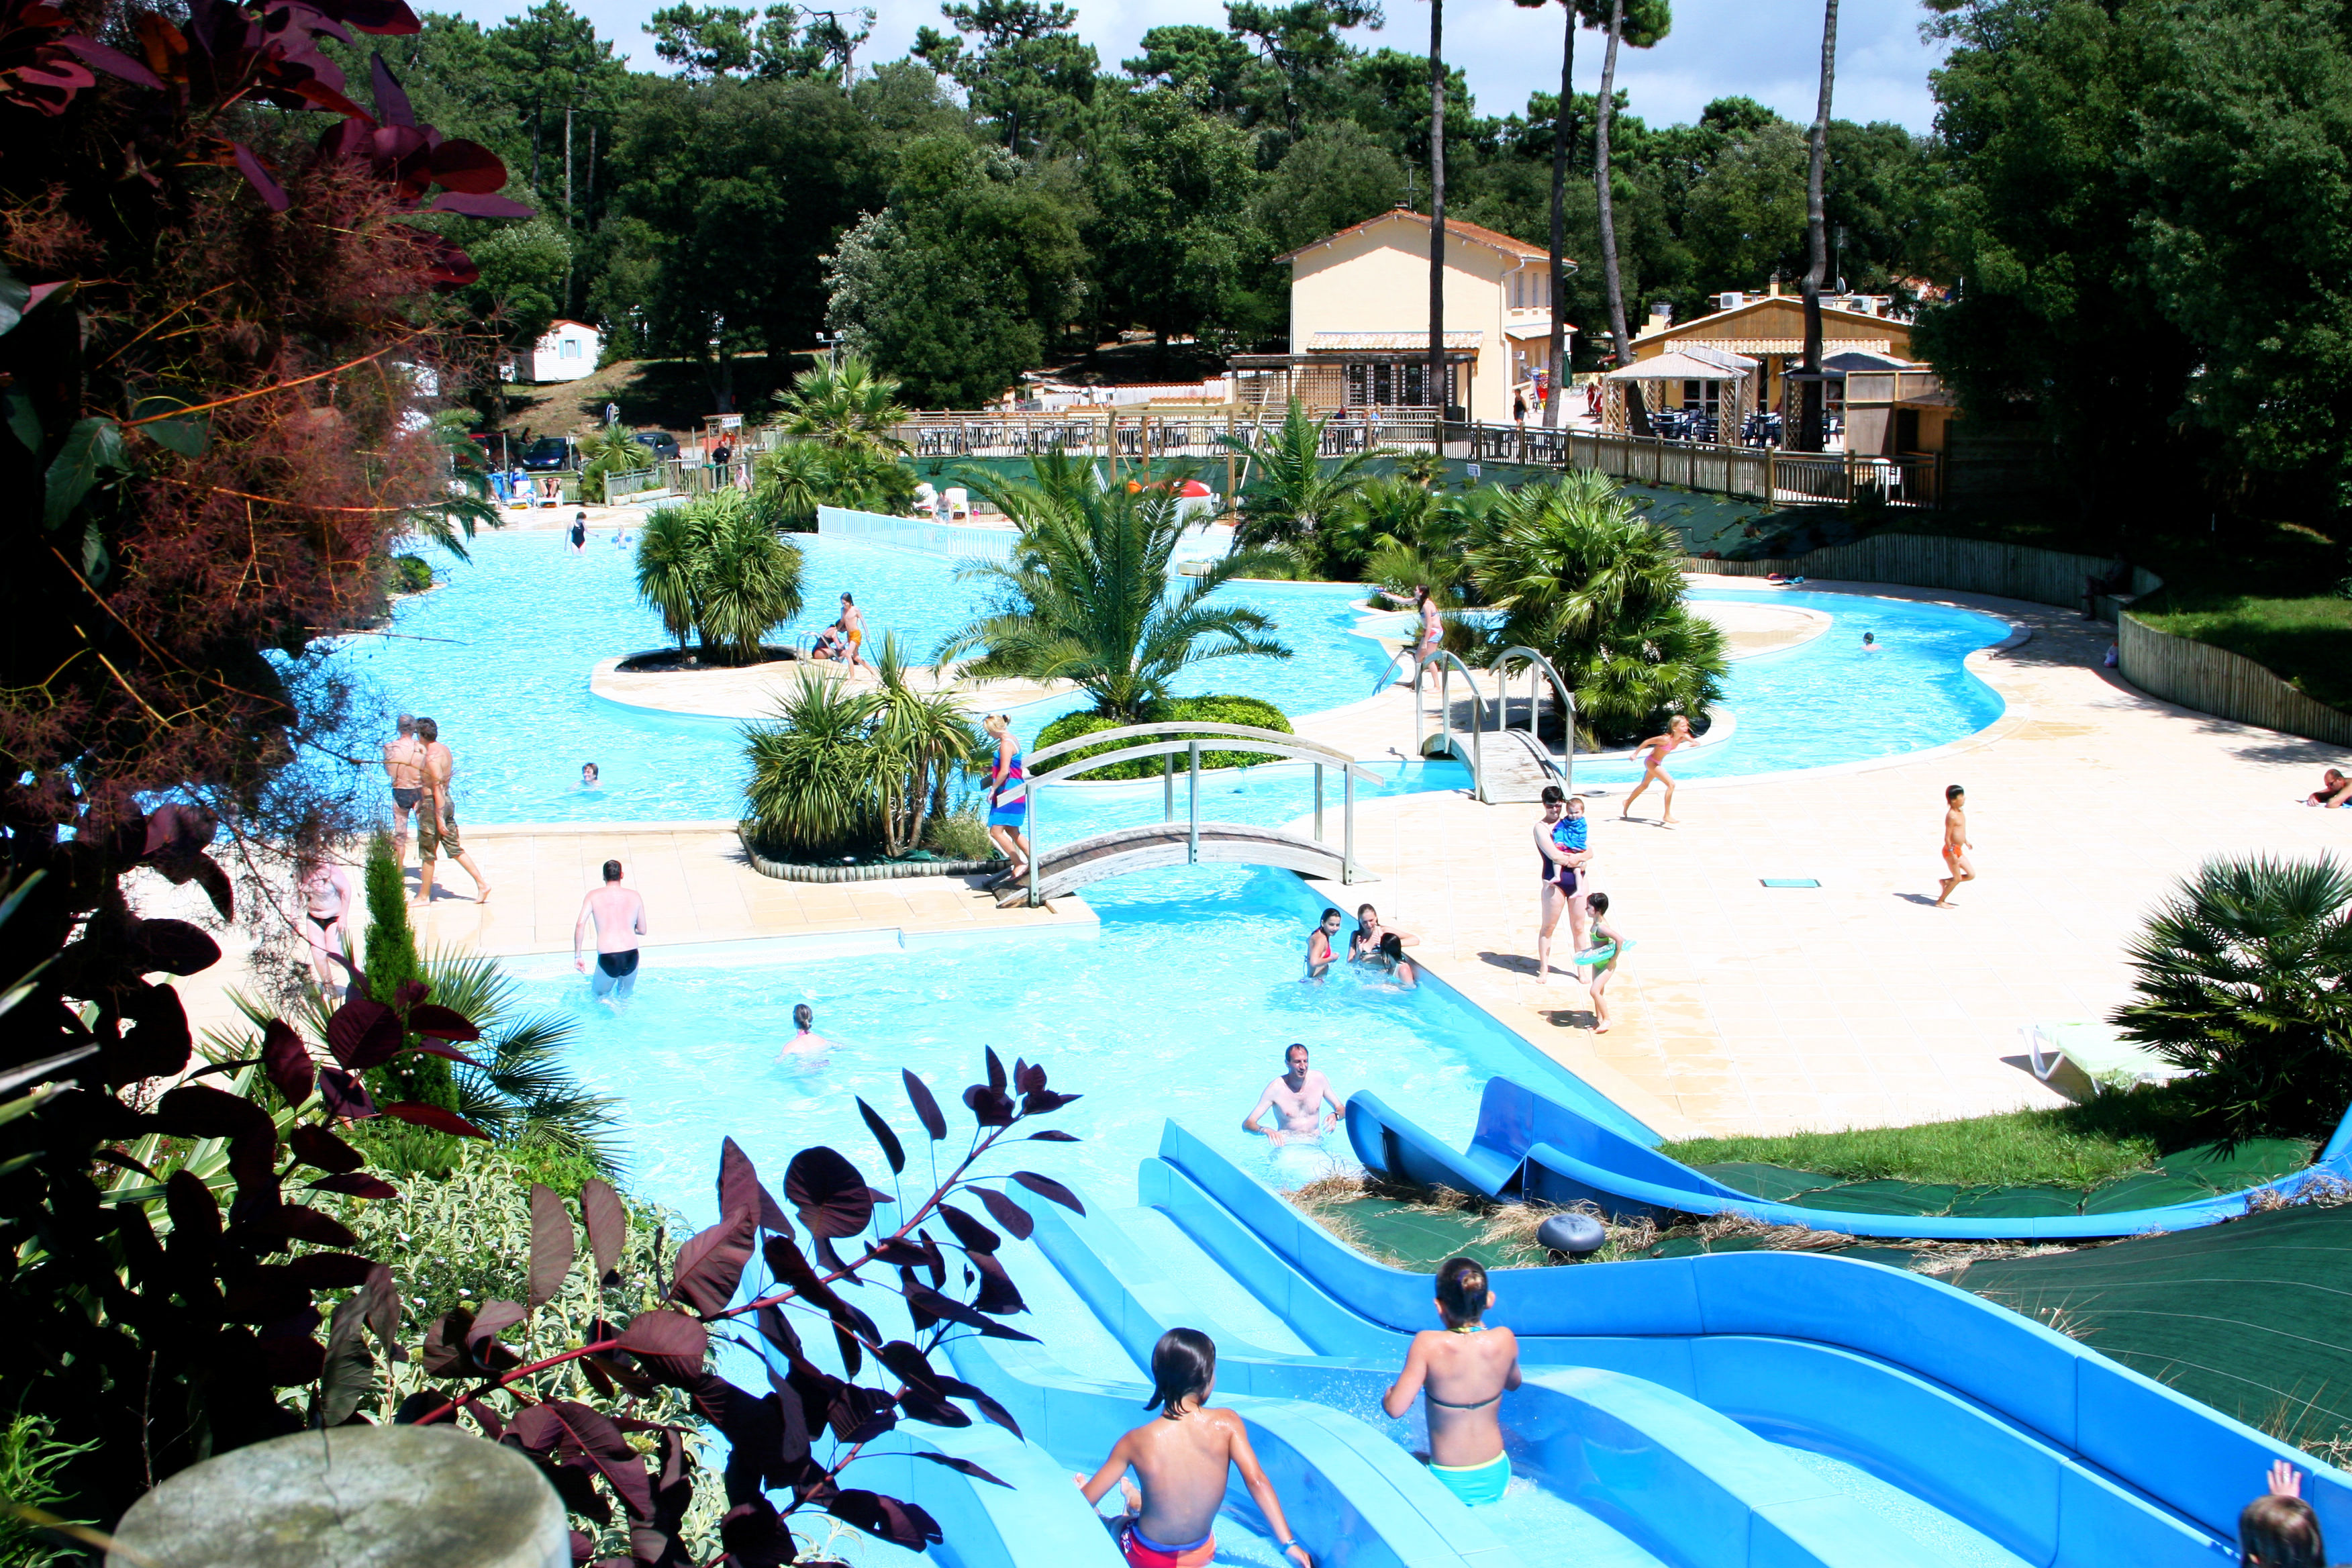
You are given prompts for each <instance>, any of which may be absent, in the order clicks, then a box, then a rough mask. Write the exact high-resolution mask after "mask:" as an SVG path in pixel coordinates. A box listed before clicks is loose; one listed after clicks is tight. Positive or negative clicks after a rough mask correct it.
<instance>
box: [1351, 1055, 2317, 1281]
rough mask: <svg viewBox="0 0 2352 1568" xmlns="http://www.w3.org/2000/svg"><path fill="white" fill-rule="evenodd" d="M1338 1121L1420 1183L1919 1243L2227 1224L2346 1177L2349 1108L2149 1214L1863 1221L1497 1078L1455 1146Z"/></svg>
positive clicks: (1378, 1117)
mask: <svg viewBox="0 0 2352 1568" xmlns="http://www.w3.org/2000/svg"><path fill="white" fill-rule="evenodd" d="M1347 1121H1348V1141H1349V1142H1350V1143H1351V1144H1353V1145H1354V1147H1355V1151H1356V1157H1357V1158H1358V1159H1360V1160H1361V1161H1362V1162H1363V1163H1364V1166H1365V1168H1366V1169H1367V1170H1370V1171H1373V1172H1377V1173H1381V1174H1382V1175H1386V1176H1391V1177H1395V1178H1397V1179H1399V1180H1402V1181H1407V1182H1412V1183H1414V1184H1419V1185H1422V1186H1443V1187H1452V1188H1454V1190H1456V1191H1458V1192H1466V1193H1476V1194H1484V1195H1485V1196H1486V1197H1490V1198H1502V1199H1512V1198H1526V1199H1532V1200H1535V1201H1538V1202H1541V1203H1549V1204H1557V1205H1569V1204H1572V1203H1578V1202H1590V1203H1592V1204H1595V1205H1599V1207H1600V1208H1601V1212H1602V1213H1604V1214H1606V1215H1611V1216H1612V1217H1616V1218H1635V1217H1639V1216H1642V1215H1653V1216H1663V1215H1672V1214H1693V1215H1719V1214H1728V1215H1745V1216H1747V1217H1748V1218H1750V1219H1755V1220H1759V1221H1761V1222H1763V1223H1764V1224H1766V1225H1790V1226H1805V1227H1806V1228H1808V1229H1811V1230H1824V1231H1837V1232H1843V1233H1844V1234H1847V1235H1851V1236H1870V1237H1906V1238H1910V1239H1916V1240H1930V1241H2059V1240H2086V1239H2095V1238H2098V1237H2121V1236H2139V1235H2145V1234H2147V1233H2149V1232H2152V1231H2174V1230H2188V1229H2191V1228H2193V1227H2195V1226H2207V1225H2218V1224H2220V1223H2221V1221H2223V1220H2226V1219H2235V1218H2237V1217H2238V1216H2240V1215H2243V1214H2245V1213H2246V1212H2248V1205H2250V1204H2253V1203H2258V1202H2260V1201H2262V1198H2261V1194H2275V1195H2276V1196H2278V1197H2281V1198H2292V1197H2294V1195H2295V1194H2297V1193H2298V1192H2300V1191H2301V1190H2302V1189H2303V1187H2304V1186H2305V1184H2307V1183H2309V1182H2312V1181H2315V1180H2319V1181H2333V1182H2336V1183H2342V1182H2346V1181H2352V1112H2347V1114H2346V1117H2345V1119H2344V1121H2342V1122H2340V1123H2339V1124H2338V1125H2337V1127H2336V1134H2335V1136H2334V1137H2332V1138H2330V1139H2329V1140H2328V1142H2327V1145H2326V1148H2325V1149H2323V1150H2322V1151H2321V1152H2320V1154H2319V1157H2318V1159H2317V1160H2315V1162H2314V1163H2312V1164H2311V1165H2309V1166H2307V1167H2306V1168H2305V1169H2303V1170H2300V1171H2296V1172H2294V1173H2291V1174H2289V1175H2285V1176H2281V1177H2279V1178H2277V1179H2275V1180H2273V1181H2269V1182H2264V1183H2261V1184H2257V1185H2254V1186H2251V1187H2246V1188H2243V1189H2242V1190H2239V1191H2236V1192H2229V1193H2215V1194H2211V1195H2209V1196H2204V1197H2199V1198H2195V1199H2191V1200H2190V1201H2188V1202H2183V1203H2172V1204H2167V1205H2162V1206H2159V1207H2153V1208H2124V1209H2121V1210H2119V1211H2117V1212H2113V1213H2105V1214H2081V1213H2067V1214H2048V1213H2044V1214H2038V1215H2037V1214H2016V1213H2011V1214H2007V1215H2002V1214H1998V1213H1978V1214H1971V1215H1934V1214H1916V1213H1907V1214H1890V1213H1868V1212H1854V1211H1852V1210H1847V1209H1843V1208H1831V1207H1827V1206H1823V1207H1812V1206H1808V1205H1803V1204H1801V1203H1780V1202H1774V1201H1771V1200H1769V1199H1766V1198H1760V1197H1758V1196H1756V1195H1755V1194H1751V1193H1745V1192H1742V1191H1740V1190H1739V1189H1738V1188H1737V1187H1733V1186H1729V1185H1727V1184H1725V1183H1723V1182H1720V1181H1717V1179H1716V1178H1715V1177H1713V1176H1710V1175H1708V1174H1707V1173H1705V1172H1703V1171H1696V1170H1694V1169H1692V1168H1691V1167H1690V1166H1688V1165H1685V1164H1684V1163H1681V1162H1680V1161H1678V1160H1674V1159H1670V1158H1668V1157H1667V1156H1665V1155H1664V1154H1661V1153H1659V1152H1657V1151H1656V1150H1655V1149H1652V1148H1650V1147H1648V1146H1646V1145H1644V1144H1643V1143H1641V1142H1636V1141H1635V1140H1634V1139H1633V1138H1631V1137H1629V1136H1627V1135H1626V1134H1625V1133H1624V1132H1622V1131H1618V1130H1617V1129H1615V1128H1612V1127H1608V1126H1604V1125H1602V1124H1601V1122H1600V1121H1596V1120H1594V1119H1593V1118H1592V1117H1591V1116H1589V1115H1587V1114H1585V1113H1584V1112H1582V1111H1580V1110H1575V1109H1573V1108H1572V1107H1570V1106H1567V1105H1563V1104H1561V1103H1560V1102H1559V1101H1558V1100H1553V1099H1551V1098H1549V1096H1547V1095H1544V1094H1541V1093H1539V1092H1538V1091H1537V1090H1535V1089H1529V1088H1528V1087H1527V1086H1525V1085H1524V1084H1520V1083H1517V1082H1514V1081H1513V1080H1511V1079H1507V1078H1493V1079H1487V1080H1486V1090H1485V1092H1484V1094H1483V1095H1482V1096H1481V1097H1480V1099H1479V1101H1478V1122H1477V1127H1476V1130H1475V1131H1473V1132H1472V1133H1471V1135H1470V1144H1469V1147H1468V1148H1466V1149H1461V1150H1456V1149H1454V1147H1452V1146H1451V1145H1450V1144H1447V1143H1444V1142H1441V1141H1440V1140H1438V1139H1436V1138H1433V1137H1432V1136H1431V1135H1430V1134H1429V1133H1428V1132H1427V1131H1423V1129H1422V1128H1421V1127H1419V1126H1417V1125H1416V1124H1415V1123H1414V1122H1412V1121H1411V1120H1410V1119H1408V1118H1407V1117H1405V1116H1403V1115H1402V1114H1400V1113H1399V1112H1397V1111H1395V1110H1391V1109H1390V1107H1389V1106H1388V1105H1387V1104H1386V1103H1385V1102H1384V1101H1382V1100H1381V1098H1380V1096H1378V1095H1376V1094H1373V1093H1370V1092H1369V1091H1367V1090H1359V1091H1358V1092H1357V1093H1355V1094H1354V1095H1352V1096H1351V1097H1349V1101H1348V1115H1347ZM2175 1185H2176V1186H2190V1185H2192V1184H2189V1183H2186V1182H2183V1183H2178V1184H2175ZM1986 1206H1988V1207H1990V1206H1994V1205H1986Z"/></svg>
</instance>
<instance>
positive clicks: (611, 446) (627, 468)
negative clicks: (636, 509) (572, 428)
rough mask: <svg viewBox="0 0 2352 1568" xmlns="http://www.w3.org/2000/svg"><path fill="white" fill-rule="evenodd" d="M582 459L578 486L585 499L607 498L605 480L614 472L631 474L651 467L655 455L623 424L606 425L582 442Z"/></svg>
mask: <svg viewBox="0 0 2352 1568" xmlns="http://www.w3.org/2000/svg"><path fill="white" fill-rule="evenodd" d="M580 450H581V454H582V457H583V459H584V461H583V463H582V466H581V468H580V486H581V493H582V498H583V500H584V499H586V498H587V497H588V496H590V495H593V496H594V497H595V499H596V500H600V501H602V500H606V499H607V498H606V497H605V494H604V481H605V480H606V479H609V478H611V477H612V476H613V475H614V474H632V473H635V472H636V471H637V470H639V469H641V468H651V467H653V463H654V455H653V453H652V451H651V450H650V449H649V448H648V447H646V444H645V443H644V442H642V441H640V440H638V439H637V438H636V437H635V435H633V434H631V433H630V431H629V430H628V429H627V428H626V427H625V426H619V425H608V426H605V427H604V429H602V430H599V431H598V432H597V433H596V434H595V435H593V436H591V437H588V439H587V440H586V441H584V442H583V443H582V444H581V447H580Z"/></svg>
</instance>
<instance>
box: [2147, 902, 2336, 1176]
mask: <svg viewBox="0 0 2352 1568" xmlns="http://www.w3.org/2000/svg"><path fill="white" fill-rule="evenodd" d="M2131 963H2132V967H2133V969H2135V970H2136V971H2137V979H2136V980H2135V982H2134V986H2135V989H2136V990H2137V995H2136V996H2135V997H2134V998H2133V999H2132V1000H2131V1001H2129V1002H2127V1003H2126V1004H2125V1005H2123V1006H2121V1007H2119V1008H2117V1009H2116V1013H2115V1016H2114V1018H2115V1022H2116V1024H2118V1025H2121V1026H2122V1027H2123V1031H2124V1033H2125V1034H2126V1035H2128V1036H2130V1037H2132V1038H2134V1039H2137V1040H2141V1041H2144V1042H2146V1043H2147V1044H2148V1045H2151V1046H2153V1047H2156V1048H2157V1049H2158V1051H2160V1052H2161V1053H2163V1055H2164V1056H2165V1057H2167V1058H2169V1059H2170V1060H2171V1061H2173V1062H2175V1063H2177V1064H2178V1065H2179V1066H2181V1067H2183V1068H2189V1070H2190V1071H2191V1072H2192V1073H2193V1074H2194V1075H2195V1076H2194V1077H2191V1078H2189V1079H2185V1080H2183V1081H2182V1082H2181V1083H2180V1085H2179V1089H2178V1092H2179V1093H2180V1094H2181V1095H2182V1096H2184V1097H2185V1099H2186V1100H2188V1102H2189V1106H2190V1107H2191V1108H2192V1109H2193V1110H2194V1111H2195V1112H2197V1113H2198V1114H2200V1115H2201V1116H2203V1117H2205V1118H2207V1119H2209V1122H2210V1125H2211V1126H2212V1127H2213V1129H2214V1130H2215V1131H2218V1132H2219V1133H2220V1135H2221V1139H2222V1140H2223V1141H2224V1142H2230V1143H2237V1142H2243V1141H2244V1140H2246V1139H2248V1138H2252V1137H2258V1136H2261V1135H2263V1134H2264V1133H2286V1134H2290V1135H2300V1136H2304V1137H2311V1138H2324V1137H2326V1135H2327V1131H2328V1130H2329V1129H2330V1128H2332V1127H2333V1126H2334V1125H2335V1124H2336V1121H2337V1120H2338V1119H2339V1118H2341V1117H2342V1116H2343V1114H2344V1110H2345V1106H2346V1104H2347V1101H2352V867H2347V866H2346V865H2345V864H2344V863H2343V862H2342V861H2339V860H2337V859H2336V858H2334V857H2333V856H2329V855H2322V856H2320V857H2319V858H2317V859H2315V860H2281V859H2276V858H2272V857H2270V856H2267V855H2265V856H2260V857H2256V858H2251V859H2236V860H2213V861H2208V862H2207V863H2206V864H2205V865H2204V866H2202V867H2200V868H2199V869H2198V872H2197V874H2196V875H2195V876H2194V877H2192V878H2189V879H2187V880H2186V881H2184V882H2182V883H2181V885H2180V887H2179V890H2178V891H2176V892H2175V893H2174V894H2173V896H2172V897H2171V898H2170V899H2168V900H2166V901H2165V903H2164V905H2163V906H2162V907H2161V908H2160V909H2158V910H2157V912H2156V913H2155V914H2154V915H2153V916H2151V917H2149V920H2148V922H2147V928H2146V929H2145V930H2144V931H2142V932H2141V933H2140V937H2139V940H2138V941H2137V942H2134V943H2133V944H2132V949H2131Z"/></svg>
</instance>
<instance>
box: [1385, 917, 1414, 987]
mask: <svg viewBox="0 0 2352 1568" xmlns="http://www.w3.org/2000/svg"><path fill="white" fill-rule="evenodd" d="M1380 963H1381V968H1382V969H1385V970H1387V971H1388V972H1389V973H1391V974H1392V975H1394V976H1396V983H1397V988H1398V989H1399V990H1401V991H1411V990H1413V989H1414V988H1415V987H1417V986H1419V985H1420V984H1421V970H1420V969H1419V967H1417V966H1416V965H1415V964H1414V963H1413V962H1412V960H1411V959H1410V958H1407V957H1406V956H1405V955H1404V938H1403V937H1402V935H1400V934H1399V933H1398V932H1396V931H1391V932H1389V933H1388V934H1387V935H1386V936H1384V937H1382V938H1381V945H1380Z"/></svg>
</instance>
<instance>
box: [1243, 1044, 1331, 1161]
mask: <svg viewBox="0 0 2352 1568" xmlns="http://www.w3.org/2000/svg"><path fill="white" fill-rule="evenodd" d="M1283 1064H1284V1066H1286V1068H1289V1070H1288V1071H1287V1072H1285V1073H1284V1074H1283V1075H1282V1076H1281V1077H1280V1078H1278V1079H1275V1080H1274V1081H1273V1082H1272V1083H1270V1084H1267V1085H1266V1086H1265V1093H1264V1094H1261V1095H1259V1096H1258V1097H1257V1104H1256V1105H1255V1107H1253V1108H1252V1109H1251V1110H1250V1113H1249V1114H1248V1115H1247V1116H1244V1117H1243V1118H1242V1131H1244V1132H1255V1133H1257V1134H1259V1135H1260V1136H1261V1137H1263V1138H1265V1140H1266V1141H1267V1142H1270V1143H1272V1144H1273V1145H1274V1146H1275V1147H1276V1148H1277V1149H1279V1148H1281V1147H1282V1145H1283V1143H1284V1142H1285V1141H1286V1140H1290V1139H1306V1140H1308V1141H1310V1142H1311V1141H1313V1140H1315V1139H1318V1138H1320V1137H1322V1136H1323V1134H1325V1133H1326V1132H1328V1131H1331V1129H1332V1128H1334V1127H1337V1126H1338V1125H1339V1097H1338V1096H1336V1095H1334V1094H1333V1093H1332V1092H1331V1080H1330V1079H1328V1078H1325V1077H1324V1076H1323V1075H1322V1074H1321V1073H1319V1072H1317V1071H1315V1070H1314V1069H1313V1068H1309V1067H1308V1066H1307V1047H1305V1046H1293V1047H1290V1049H1289V1050H1287V1051H1286V1052H1284V1053H1283ZM1327 1105H1328V1106H1329V1107H1330V1108H1331V1109H1330V1110H1329V1112H1328V1113H1326V1112H1325V1111H1324V1110H1323V1107H1325V1106H1327ZM1268 1110H1272V1111H1273V1112H1274V1113H1275V1116H1276V1119H1277V1120H1278V1121H1280V1123H1281V1124H1280V1125H1279V1126H1276V1127H1260V1126H1259V1125H1258V1124H1257V1119H1258V1118H1259V1117H1261V1116H1264V1115H1265V1113H1266V1112H1267V1111H1268Z"/></svg>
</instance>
